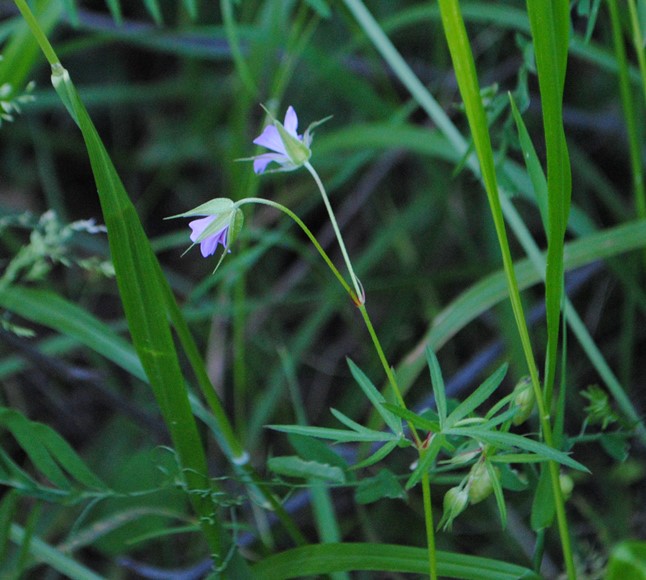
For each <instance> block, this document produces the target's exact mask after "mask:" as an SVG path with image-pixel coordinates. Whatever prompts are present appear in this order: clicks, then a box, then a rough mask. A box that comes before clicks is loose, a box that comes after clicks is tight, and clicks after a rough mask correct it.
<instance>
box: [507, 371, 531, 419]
mask: <svg viewBox="0 0 646 580" xmlns="http://www.w3.org/2000/svg"><path fill="white" fill-rule="evenodd" d="M513 394H514V398H513V403H512V405H513V406H514V407H516V408H517V409H518V412H517V413H516V414H515V415H514V418H513V421H512V422H513V423H514V425H520V424H521V423H524V422H525V421H527V419H528V418H529V416H530V415H531V414H532V410H533V409H534V403H535V402H536V397H535V396H534V389H533V388H532V381H531V379H530V378H529V377H523V378H522V379H520V381H518V383H517V384H516V386H515V387H514V393H513Z"/></svg>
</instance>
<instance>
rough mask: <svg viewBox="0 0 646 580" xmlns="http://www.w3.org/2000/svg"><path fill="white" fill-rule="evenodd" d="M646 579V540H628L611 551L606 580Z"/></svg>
mask: <svg viewBox="0 0 646 580" xmlns="http://www.w3.org/2000/svg"><path fill="white" fill-rule="evenodd" d="M627 578H630V579H631V580H646V542H644V541H638V540H628V541H624V542H621V543H619V544H617V545H616V546H615V547H614V548H613V549H612V552H611V553H610V561H609V562H608V568H607V569H606V575H605V580H626V579H627Z"/></svg>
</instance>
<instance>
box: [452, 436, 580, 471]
mask: <svg viewBox="0 0 646 580" xmlns="http://www.w3.org/2000/svg"><path fill="white" fill-rule="evenodd" d="M444 433H445V434H446V435H455V436H458V437H472V438H473V439H477V440H479V441H483V442H485V443H489V444H491V445H495V446H497V447H503V448H509V447H518V448H520V449H524V450H525V451H529V452H530V453H536V454H537V455H539V456H541V457H544V458H545V459H546V460H547V459H549V460H552V461H556V462H557V463H561V464H563V465H567V466H568V467H572V468H573V469H577V470H579V471H585V472H588V473H589V470H588V468H587V467H585V466H584V465H582V464H581V463H579V462H578V461H575V460H574V459H572V458H571V457H570V456H569V455H567V454H565V453H563V452H562V451H558V450H556V449H552V448H551V447H549V446H547V445H545V444H544V443H540V442H538V441H534V439H528V438H527V437H522V436H520V435H516V434H514V433H501V432H499V431H489V430H487V429H480V428H478V427H456V428H454V429H447V430H446V431H444Z"/></svg>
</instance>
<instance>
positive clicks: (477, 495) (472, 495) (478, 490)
mask: <svg viewBox="0 0 646 580" xmlns="http://www.w3.org/2000/svg"><path fill="white" fill-rule="evenodd" d="M493 470H494V473H495V474H496V477H498V474H499V473H500V470H499V469H498V468H497V467H494V468H493ZM468 477H469V482H468V484H467V486H468V488H469V500H470V501H471V503H473V504H476V503H479V502H481V501H482V500H483V499H486V498H488V497H489V496H490V495H491V493H492V492H493V483H492V481H491V475H490V473H489V469H488V468H487V464H486V463H485V462H484V461H478V463H476V464H475V465H474V466H473V467H472V468H471V472H470V473H469V476H468Z"/></svg>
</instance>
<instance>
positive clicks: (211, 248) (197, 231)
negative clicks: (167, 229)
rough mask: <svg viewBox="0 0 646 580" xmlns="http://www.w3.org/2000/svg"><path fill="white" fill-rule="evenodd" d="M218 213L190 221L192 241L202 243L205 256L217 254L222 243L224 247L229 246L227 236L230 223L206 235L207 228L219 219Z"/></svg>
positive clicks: (201, 249)
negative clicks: (216, 251)
mask: <svg viewBox="0 0 646 580" xmlns="http://www.w3.org/2000/svg"><path fill="white" fill-rule="evenodd" d="M217 217H218V216H217V215H210V216H207V217H204V218H200V219H199V220H193V221H192V222H188V227H189V228H191V236H190V237H191V242H193V243H194V244H197V243H198V242H199V244H200V251H201V252H202V256H204V257H205V258H206V257H208V256H212V255H213V254H215V250H216V249H217V247H218V244H222V247H223V248H225V249H226V248H227V236H228V235H229V225H230V224H226V225H224V226H223V227H222V228H220V229H219V230H217V231H216V232H215V233H214V234H209V235H207V236H206V237H204V233H205V232H206V230H207V228H208V227H209V226H210V225H211V224H212V223H213V222H214V221H215V220H216V219H217Z"/></svg>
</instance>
